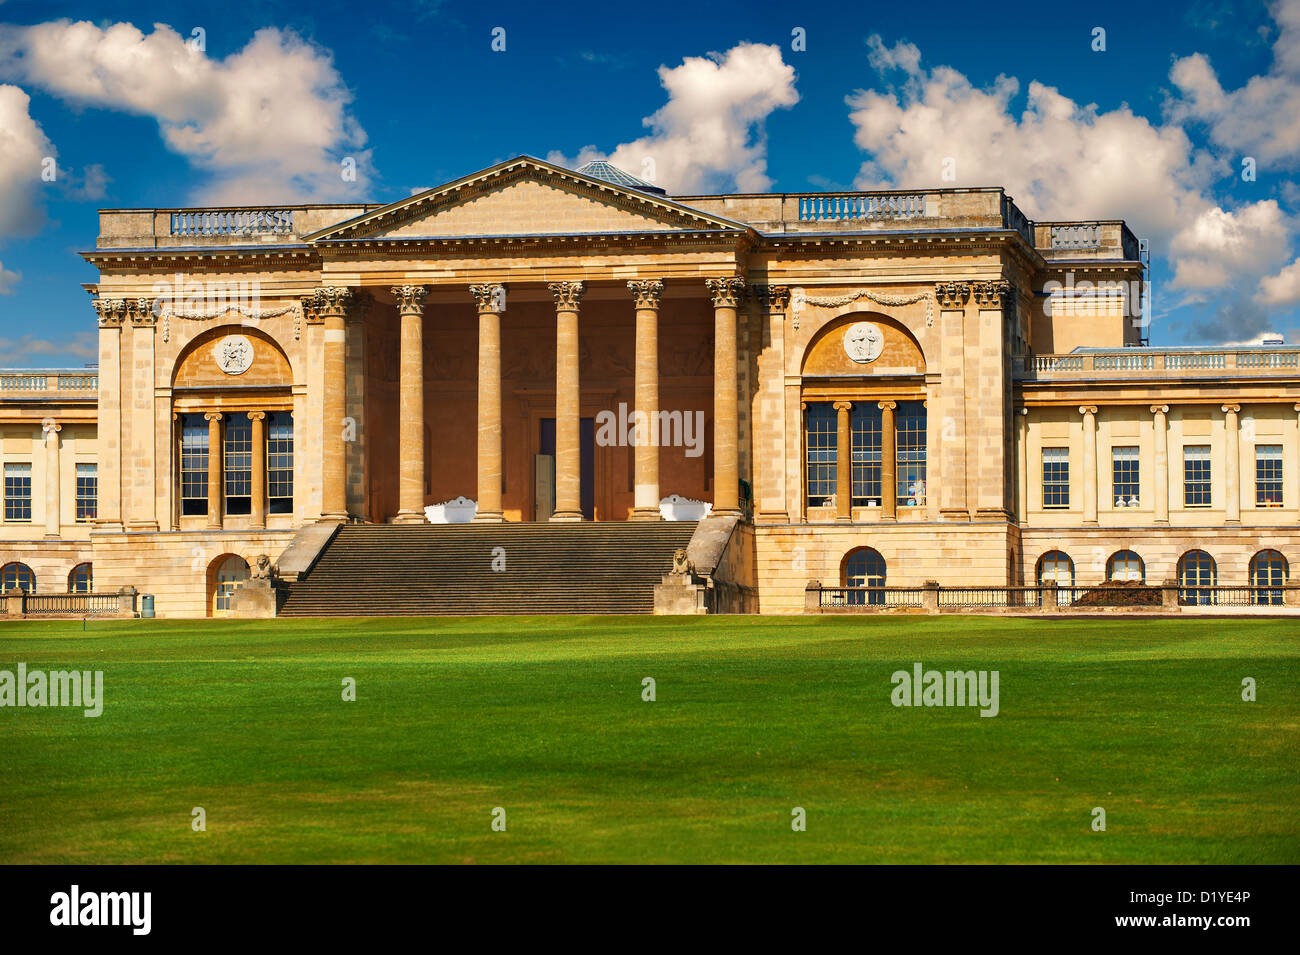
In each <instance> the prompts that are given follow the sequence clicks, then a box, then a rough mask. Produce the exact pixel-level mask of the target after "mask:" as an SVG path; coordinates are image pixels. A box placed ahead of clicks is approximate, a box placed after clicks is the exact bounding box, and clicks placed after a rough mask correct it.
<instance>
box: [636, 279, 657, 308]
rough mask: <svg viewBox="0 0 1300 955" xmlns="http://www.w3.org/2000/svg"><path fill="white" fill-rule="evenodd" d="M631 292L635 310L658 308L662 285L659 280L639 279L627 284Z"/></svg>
mask: <svg viewBox="0 0 1300 955" xmlns="http://www.w3.org/2000/svg"><path fill="white" fill-rule="evenodd" d="M627 287H628V288H630V289H631V290H632V299H633V301H634V302H635V305H636V307H637V308H658V307H659V300H660V299H661V298H662V297H663V294H664V283H663V282H662V281H661V280H660V279H640V280H638V281H635V282H628V283H627Z"/></svg>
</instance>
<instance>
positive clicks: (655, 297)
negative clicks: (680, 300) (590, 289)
mask: <svg viewBox="0 0 1300 955" xmlns="http://www.w3.org/2000/svg"><path fill="white" fill-rule="evenodd" d="M627 287H628V288H630V289H631V290H632V295H633V298H634V300H635V302H636V381H635V384H634V385H633V398H632V404H633V405H634V407H633V409H632V412H633V420H634V421H640V422H642V427H641V428H640V429H639V430H638V431H637V432H636V434H637V444H636V447H635V448H634V449H633V462H632V486H633V488H634V492H633V499H632V505H633V506H632V520H634V521H657V520H659V519H660V518H661V515H660V513H659V301H660V298H661V297H662V296H663V293H664V283H663V282H661V281H660V280H659V279H643V280H641V281H636V282H628V283H627Z"/></svg>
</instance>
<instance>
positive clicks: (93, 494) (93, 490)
mask: <svg viewBox="0 0 1300 955" xmlns="http://www.w3.org/2000/svg"><path fill="white" fill-rule="evenodd" d="M98 499H99V476H98V470H97V466H96V465H94V464H78V465H77V520H79V521H93V520H94V519H95V511H96V507H97V503H98Z"/></svg>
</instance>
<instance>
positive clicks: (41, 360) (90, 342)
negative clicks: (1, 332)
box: [0, 332, 99, 368]
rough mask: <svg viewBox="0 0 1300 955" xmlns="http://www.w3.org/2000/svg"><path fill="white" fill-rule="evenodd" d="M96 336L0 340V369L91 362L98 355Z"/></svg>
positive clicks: (97, 338) (83, 334)
mask: <svg viewBox="0 0 1300 955" xmlns="http://www.w3.org/2000/svg"><path fill="white" fill-rule="evenodd" d="M98 343H99V333H98V332H77V333H76V334H75V335H72V336H70V337H68V338H65V339H63V340H62V341H52V340H50V339H47V338H37V337H36V336H34V335H23V336H21V337H19V338H0V368H40V367H41V366H42V365H46V364H49V363H50V362H51V361H54V362H58V363H66V362H67V361H68V360H69V359H72V360H74V361H82V362H87V363H88V362H93V361H95V359H96V358H97V356H98V353H99V344H98Z"/></svg>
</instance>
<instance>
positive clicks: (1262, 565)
mask: <svg viewBox="0 0 1300 955" xmlns="http://www.w3.org/2000/svg"><path fill="white" fill-rule="evenodd" d="M1289 576H1290V571H1289V568H1288V567H1287V564H1286V558H1285V557H1283V556H1282V555H1281V554H1279V553H1278V552H1277V551H1275V550H1262V551H1260V552H1259V553H1258V554H1256V555H1255V556H1254V557H1252V558H1251V559H1250V585H1251V586H1252V587H1264V588H1272V587H1278V588H1280V587H1282V586H1284V585H1285V584H1286V582H1287V578H1288V577H1289ZM1250 602H1251V603H1256V604H1268V605H1270V606H1274V607H1279V606H1281V605H1282V591H1281V590H1280V589H1279V590H1271V589H1266V590H1253V591H1251V598H1250Z"/></svg>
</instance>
